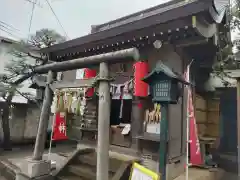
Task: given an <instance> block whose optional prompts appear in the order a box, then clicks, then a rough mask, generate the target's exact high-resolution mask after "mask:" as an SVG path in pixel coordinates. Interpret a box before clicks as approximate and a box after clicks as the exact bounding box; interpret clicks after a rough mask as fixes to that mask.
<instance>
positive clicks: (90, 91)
mask: <svg viewBox="0 0 240 180" xmlns="http://www.w3.org/2000/svg"><path fill="white" fill-rule="evenodd" d="M96 75H97V72H96V70H94V69H89V68H85V69H84V78H85V79H90V78H93V77H95V76H96ZM93 94H94V88H89V89H88V90H87V92H86V96H87V97H91V96H93Z"/></svg>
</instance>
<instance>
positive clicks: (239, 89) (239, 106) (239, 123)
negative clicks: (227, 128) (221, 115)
mask: <svg viewBox="0 0 240 180" xmlns="http://www.w3.org/2000/svg"><path fill="white" fill-rule="evenodd" d="M237 139H238V140H237V148H238V154H237V156H238V162H237V163H238V179H240V78H238V79H237Z"/></svg>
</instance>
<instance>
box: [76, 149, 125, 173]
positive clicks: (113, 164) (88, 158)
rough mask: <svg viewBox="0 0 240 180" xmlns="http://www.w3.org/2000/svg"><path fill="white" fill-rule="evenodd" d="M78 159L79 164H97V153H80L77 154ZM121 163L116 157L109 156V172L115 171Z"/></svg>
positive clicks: (93, 165)
mask: <svg viewBox="0 0 240 180" xmlns="http://www.w3.org/2000/svg"><path fill="white" fill-rule="evenodd" d="M78 160H79V162H80V164H82V163H83V164H88V165H90V166H92V167H96V166H97V154H96V153H94V154H89V155H81V156H78ZM121 165H122V161H120V160H118V159H116V158H109V171H110V173H116V172H117V170H118V169H119V168H120V166H121Z"/></svg>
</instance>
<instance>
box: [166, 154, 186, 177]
mask: <svg viewBox="0 0 240 180" xmlns="http://www.w3.org/2000/svg"><path fill="white" fill-rule="evenodd" d="M185 164H186V163H185V158H184V156H183V157H181V158H179V160H178V161H177V162H175V163H174V162H173V163H171V164H167V167H166V179H167V180H173V179H175V178H177V177H178V176H180V175H181V174H183V173H184V172H185Z"/></svg>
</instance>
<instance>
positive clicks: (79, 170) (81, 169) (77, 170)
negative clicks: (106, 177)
mask: <svg viewBox="0 0 240 180" xmlns="http://www.w3.org/2000/svg"><path fill="white" fill-rule="evenodd" d="M68 170H69V172H71V173H73V174H74V175H76V176H80V177H82V178H85V179H89V180H95V179H96V170H95V169H93V168H92V167H89V166H86V165H85V166H84V165H83V164H82V165H81V166H79V165H70V166H69V167H68Z"/></svg>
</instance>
